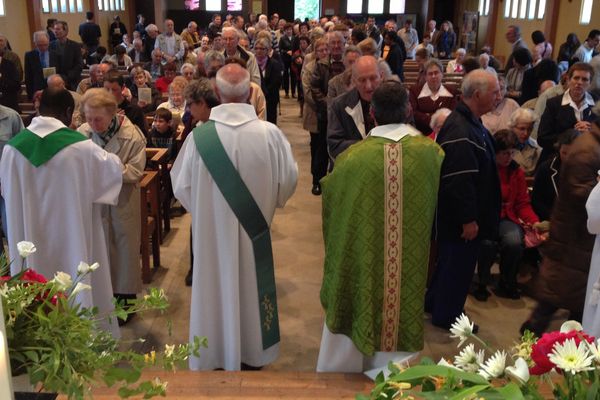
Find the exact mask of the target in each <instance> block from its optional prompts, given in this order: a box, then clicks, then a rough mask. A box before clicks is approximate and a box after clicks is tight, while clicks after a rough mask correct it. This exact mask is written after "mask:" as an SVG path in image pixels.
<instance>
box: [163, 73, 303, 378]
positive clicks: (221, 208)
mask: <svg viewBox="0 0 600 400" xmlns="http://www.w3.org/2000/svg"><path fill="white" fill-rule="evenodd" d="M216 90H217V94H218V96H219V98H220V101H221V105H219V106H217V107H214V108H212V110H211V112H210V119H209V120H208V121H207V122H205V123H204V124H202V125H201V126H200V127H197V128H196V129H194V132H193V133H192V134H190V135H188V137H187V139H186V141H185V142H184V144H183V148H182V149H181V151H180V153H179V156H178V157H177V160H176V161H175V164H174V166H173V169H172V171H171V178H172V183H173V192H174V193H175V197H176V198H177V199H179V201H180V202H181V204H182V205H183V206H184V207H185V208H186V209H187V210H188V211H190V212H191V214H192V234H193V243H192V248H193V253H194V274H193V284H192V299H191V313H190V338H193V337H194V336H206V337H207V338H208V349H207V350H205V351H203V352H202V355H201V357H200V358H195V357H192V358H191V359H190V368H191V369H192V370H198V369H205V370H206V369H209V370H210V369H215V368H224V369H226V370H240V369H241V367H242V364H244V365H245V366H249V367H262V366H264V365H266V364H269V363H271V362H273V361H274V360H275V359H276V358H277V356H278V353H279V344H278V343H277V342H278V341H279V340H278V337H277V339H276V340H275V342H274V343H273V344H272V345H269V346H268V347H267V346H265V340H264V337H263V334H264V332H262V331H263V329H264V328H263V326H264V323H265V321H264V320H263V319H262V318H263V317H262V312H263V311H262V307H263V304H264V302H263V297H262V296H261V297H260V298H259V293H260V292H261V291H262V290H263V287H261V285H260V281H259V279H258V278H260V274H257V265H256V263H255V251H254V250H253V245H254V242H253V240H255V238H253V239H252V240H251V239H250V237H249V236H248V234H247V233H246V231H245V226H242V223H241V222H240V220H238V217H237V216H236V215H237V214H234V211H233V209H232V208H231V206H230V205H229V204H230V203H229V199H228V197H227V196H224V194H223V192H221V189H222V187H221V186H219V183H218V182H217V180H216V179H214V178H213V175H211V171H209V168H208V167H207V163H205V160H206V158H203V157H205V155H203V154H200V151H201V149H202V147H201V146H200V147H199V145H197V143H198V140H199V139H198V135H196V133H198V132H201V131H202V130H204V129H207V126H208V127H210V126H213V127H214V128H211V129H212V130H211V131H210V133H213V134H214V136H215V137H217V138H218V140H220V143H221V144H222V149H224V153H226V154H224V156H226V157H227V158H228V159H229V160H230V161H231V164H232V165H233V167H234V169H235V171H237V173H238V174H239V177H240V178H241V181H243V184H245V186H246V188H247V191H248V192H249V193H250V195H251V198H250V200H251V201H252V200H253V201H254V202H255V203H256V205H257V206H258V208H259V211H260V214H262V217H264V220H265V221H266V223H267V224H268V225H269V226H270V224H271V221H272V219H273V214H274V213H275V208H277V207H283V206H284V205H285V203H286V201H287V200H288V199H289V198H290V196H291V195H292V194H293V193H294V190H295V188H296V180H297V173H298V170H297V165H296V162H295V161H294V158H293V155H292V151H291V147H290V144H289V143H288V141H287V139H286V138H285V136H284V134H283V132H281V130H279V128H277V126H275V125H273V124H271V123H269V122H265V121H261V120H259V119H258V117H257V116H256V112H255V111H254V108H253V107H252V106H251V105H249V104H246V99H247V98H248V93H249V90H250V74H249V73H248V71H247V70H245V69H244V68H242V67H241V66H240V65H238V64H228V65H225V66H224V67H223V68H221V69H220V70H219V71H218V72H217V76H216ZM213 172H214V171H213ZM268 244H269V252H270V241H269V242H268ZM269 255H270V253H269ZM271 273H272V268H271ZM271 276H272V275H271ZM273 289H274V288H273ZM259 300H260V301H261V303H262V304H261V305H260V306H259ZM275 309H276V305H275ZM270 321H271V320H270V319H269V321H268V322H270ZM261 322H262V323H261ZM277 329H278V328H277Z"/></svg>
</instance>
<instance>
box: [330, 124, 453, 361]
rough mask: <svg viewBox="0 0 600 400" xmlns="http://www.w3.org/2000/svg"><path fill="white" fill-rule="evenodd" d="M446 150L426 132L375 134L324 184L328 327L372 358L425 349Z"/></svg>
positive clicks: (343, 156)
mask: <svg viewBox="0 0 600 400" xmlns="http://www.w3.org/2000/svg"><path fill="white" fill-rule="evenodd" d="M443 158H444V153H443V151H442V149H441V148H440V147H439V146H438V145H437V144H436V143H435V142H433V141H432V140H431V139H429V138H427V137H424V136H421V135H419V136H409V135H407V136H404V137H403V138H402V139H401V140H400V141H398V142H394V141H393V140H389V139H386V138H382V137H369V138H367V139H366V140H363V141H362V142H359V143H357V144H355V145H353V146H351V147H350V148H349V149H348V150H346V151H345V152H344V153H342V154H341V155H340V156H339V157H338V158H337V159H336V163H335V168H334V170H333V173H331V174H330V175H328V176H327V177H325V178H324V179H323V180H322V181H321V185H322V187H323V237H324V240H325V270H324V277H323V285H322V287H321V303H322V305H323V307H324V308H325V313H326V323H327V327H328V328H329V330H330V331H331V332H332V333H339V334H344V335H346V336H348V337H349V338H350V339H352V341H353V342H354V345H355V346H356V347H357V348H358V350H360V352H361V353H363V354H365V355H373V353H374V352H376V351H386V352H392V351H410V352H415V351H419V350H422V349H423V312H424V310H423V307H424V297H425V284H426V280H427V268H428V260H429V245H430V239H431V228H432V224H433V219H434V213H435V207H436V203H437V192H438V186H439V177H440V167H441V164H442V160H443Z"/></svg>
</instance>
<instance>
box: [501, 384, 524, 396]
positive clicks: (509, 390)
mask: <svg viewBox="0 0 600 400" xmlns="http://www.w3.org/2000/svg"><path fill="white" fill-rule="evenodd" d="M496 390H497V391H498V392H499V393H500V394H501V395H502V396H503V397H504V398H505V399H506V400H523V399H524V397H523V393H522V392H521V389H519V386H517V384H515V383H513V382H511V383H509V384H507V385H504V386H503V387H500V388H497V389H496Z"/></svg>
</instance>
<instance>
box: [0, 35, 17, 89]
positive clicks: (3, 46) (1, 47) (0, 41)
mask: <svg viewBox="0 0 600 400" xmlns="http://www.w3.org/2000/svg"><path fill="white" fill-rule="evenodd" d="M0 51H1V52H2V58H5V59H7V60H8V61H10V62H12V63H13V64H15V67H16V68H17V74H18V76H19V82H20V81H22V80H23V65H22V64H21V59H20V58H19V56H18V55H17V53H15V52H13V51H11V50H10V49H9V48H8V39H7V37H6V36H4V35H2V34H0Z"/></svg>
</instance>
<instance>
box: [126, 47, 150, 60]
mask: <svg viewBox="0 0 600 400" xmlns="http://www.w3.org/2000/svg"><path fill="white" fill-rule="evenodd" d="M127 55H128V56H129V57H130V58H131V61H133V62H134V63H135V62H139V63H146V62H148V61H150V58H148V55H147V54H146V49H142V52H141V53H140V60H139V61H135V49H131V50H130V51H129V53H127Z"/></svg>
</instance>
